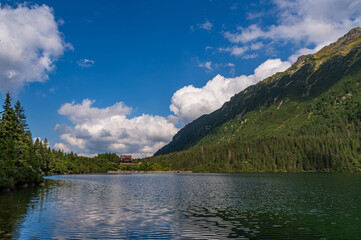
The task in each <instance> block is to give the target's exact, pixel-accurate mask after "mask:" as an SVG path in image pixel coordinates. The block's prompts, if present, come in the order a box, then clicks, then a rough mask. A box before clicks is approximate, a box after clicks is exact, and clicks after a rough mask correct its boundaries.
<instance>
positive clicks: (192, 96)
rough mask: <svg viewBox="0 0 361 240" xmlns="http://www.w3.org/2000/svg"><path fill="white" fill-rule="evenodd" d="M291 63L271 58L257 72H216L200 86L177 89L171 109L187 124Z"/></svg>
mask: <svg viewBox="0 0 361 240" xmlns="http://www.w3.org/2000/svg"><path fill="white" fill-rule="evenodd" d="M290 66H291V63H290V62H288V61H285V62H283V61H281V59H269V60H267V61H265V62H264V63H262V64H261V65H259V66H258V67H257V68H256V69H255V71H254V74H252V75H249V76H245V75H242V76H239V77H235V78H225V77H223V76H221V75H217V76H215V77H214V78H213V79H211V80H209V81H208V82H207V84H206V85H205V86H203V87H201V88H196V87H194V86H193V85H189V86H186V87H183V88H181V89H179V90H178V91H176V92H175V93H174V95H173V97H172V104H171V105H170V107H169V108H170V110H171V111H172V112H173V113H174V114H175V115H177V116H178V117H179V118H180V119H181V120H182V122H183V123H184V124H187V123H189V122H191V121H193V120H194V119H196V118H198V117H200V116H202V115H203V114H208V113H211V112H213V111H215V110H216V109H218V108H220V107H221V106H222V105H223V103H225V102H226V101H229V99H230V98H231V97H232V96H233V95H234V94H236V93H238V92H240V91H242V90H243V89H245V88H246V87H248V86H250V85H253V84H256V83H257V82H259V81H260V80H263V79H265V78H266V77H269V76H271V75H273V74H275V73H276V72H281V71H284V70H286V69H287V68H289V67H290Z"/></svg>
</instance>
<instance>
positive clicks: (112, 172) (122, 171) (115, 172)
mask: <svg viewBox="0 0 361 240" xmlns="http://www.w3.org/2000/svg"><path fill="white" fill-rule="evenodd" d="M107 173H109V174H118V173H193V171H178V170H175V171H127V170H117V171H108V172H107Z"/></svg>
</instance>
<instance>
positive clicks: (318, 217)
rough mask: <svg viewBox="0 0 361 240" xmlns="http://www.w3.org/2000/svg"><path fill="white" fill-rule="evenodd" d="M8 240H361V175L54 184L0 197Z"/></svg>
mask: <svg viewBox="0 0 361 240" xmlns="http://www.w3.org/2000/svg"><path fill="white" fill-rule="evenodd" d="M0 238H3V239H6V238H15V239H136V238H141V239H170V238H171V239H224V238H238V239H361V174H356V173H355V174H354V173H348V174H342V173H341V174H340V173H339V174H319V173H312V174H311V173H310V174H291V173H287V174H124V175H66V176H53V177H50V178H49V180H47V184H46V186H45V187H38V188H32V189H25V190H17V191H13V192H10V193H0Z"/></svg>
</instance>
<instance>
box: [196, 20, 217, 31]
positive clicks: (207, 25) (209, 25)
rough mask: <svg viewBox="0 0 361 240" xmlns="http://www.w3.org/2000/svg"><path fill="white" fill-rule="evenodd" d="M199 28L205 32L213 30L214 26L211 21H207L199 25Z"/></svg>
mask: <svg viewBox="0 0 361 240" xmlns="http://www.w3.org/2000/svg"><path fill="white" fill-rule="evenodd" d="M198 27H199V28H201V29H204V30H212V27H213V24H212V23H211V22H210V21H209V20H206V21H205V22H204V23H200V24H198Z"/></svg>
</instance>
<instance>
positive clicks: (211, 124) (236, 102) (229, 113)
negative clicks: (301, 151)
mask: <svg viewBox="0 0 361 240" xmlns="http://www.w3.org/2000/svg"><path fill="white" fill-rule="evenodd" d="M360 44H361V28H355V29H352V30H351V31H350V32H349V33H347V34H346V35H345V36H343V37H342V38H340V39H339V40H338V41H337V42H335V43H333V44H331V45H329V46H327V47H324V48H323V49H321V50H320V51H319V52H317V53H316V54H310V55H306V56H301V57H299V59H298V60H297V62H296V63H295V64H293V66H292V67H290V68H289V69H287V70H286V71H285V72H282V73H277V74H275V75H273V76H272V77H269V78H267V79H265V80H263V81H261V82H259V83H258V84H256V85H253V86H250V87H248V88H247V89H245V90H244V91H242V92H240V93H238V94H236V95H235V96H234V97H232V98H231V100H230V101H229V102H226V103H225V104H224V105H223V106H222V107H221V108H220V109H218V110H216V111H215V112H213V113H211V114H208V115H203V116H201V117H200V118H198V119H196V120H194V121H193V122H192V123H190V124H188V125H186V126H185V127H184V128H183V129H181V130H180V131H179V132H178V133H177V134H176V135H175V136H174V138H173V140H172V141H171V142H170V143H169V144H168V145H166V146H164V147H163V148H162V149H160V150H159V151H158V152H156V154H155V155H160V154H166V153H170V152H175V151H181V150H186V149H188V148H190V147H192V146H194V145H196V144H197V143H199V141H201V139H203V138H204V137H205V136H207V135H210V134H211V135H214V134H215V133H216V134H217V135H219V131H220V129H219V126H221V125H222V124H224V123H226V122H228V121H232V120H233V121H235V123H236V122H237V121H240V122H242V121H243V120H246V119H247V117H249V116H250V115H247V114H248V113H250V112H252V111H255V112H258V113H260V116H259V117H258V120H259V121H261V122H262V123H261V124H263V125H265V126H263V125H259V126H257V127H255V126H256V125H258V124H260V123H258V124H253V126H254V127H255V129H253V128H252V127H250V125H252V122H250V121H248V120H246V121H247V125H248V126H247V128H248V129H249V131H247V132H249V134H248V135H247V136H244V137H242V136H237V137H238V139H248V138H249V137H254V136H259V135H262V134H260V133H259V132H258V131H262V132H263V133H266V135H269V132H268V131H267V129H268V128H271V129H272V126H271V125H272V124H271V122H269V120H272V122H274V121H275V120H278V119H279V117H280V118H282V119H284V120H286V119H288V115H290V114H291V115H293V114H295V115H297V114H301V112H300V111H297V110H296V109H298V108H301V109H303V108H304V107H303V106H305V105H306V104H305V103H311V102H310V101H311V100H316V101H315V102H320V101H317V98H319V97H320V96H321V95H322V94H323V93H325V92H328V91H330V92H328V93H327V94H324V95H322V96H323V97H324V98H326V97H327V98H329V99H325V102H324V103H323V102H322V101H321V102H320V103H319V104H321V105H322V104H327V103H326V101H331V102H333V103H335V104H336V103H338V102H342V99H336V98H337V97H341V98H342V97H347V98H351V99H354V98H355V96H354V97H350V96H349V95H347V94H352V91H351V89H354V88H355V87H356V86H358V83H359V81H358V80H359V79H355V78H357V76H356V75H357V74H358V72H359V70H360V67H361V62H360V61H361V60H360V52H361V45H360ZM350 78H352V79H350ZM347 79H349V81H348V82H350V81H353V82H354V85H351V84H353V83H347V86H344V90H345V91H347V93H346V92H345V94H344V95H343V96H336V92H335V91H337V88H338V86H335V84H337V83H338V82H339V81H340V80H345V81H347ZM339 84H340V85H342V83H339ZM356 84H357V85H356ZM332 89H334V91H332ZM331 102H329V103H330V104H331ZM336 105H337V104H336ZM310 107H311V108H313V107H312V106H311V105H310V106H309V108H310ZM315 107H316V106H315ZM318 107H320V106H318ZM268 109H269V110H271V111H269V114H271V115H272V114H276V115H277V116H266V114H265V113H263V114H261V113H262V112H265V111H266V110H268ZM287 109H288V110H292V111H291V112H289V111H286V110H287ZM273 110H274V111H273ZM275 110H277V111H275ZM279 112H282V114H279ZM284 114H287V116H285V115H284ZM246 115H247V117H246ZM278 115H280V116H279V117H278ZM261 119H264V121H263V120H261ZM303 120H304V119H301V118H300V120H299V121H298V122H300V124H301V125H303V122H304V121H303ZM237 127H238V128H239V126H237ZM235 128H236V127H235ZM243 128H245V126H243ZM301 128H302V127H301V126H299V129H297V130H299V131H301ZM254 130H257V132H256V131H254ZM288 130H289V129H288ZM288 130H287V131H288ZM294 131H296V129H294ZM226 132H228V131H226ZM251 132H252V133H251ZM253 135H254V136H253ZM210 139H211V137H208V138H207V140H203V142H204V143H210V142H217V141H218V140H215V139H214V140H212V141H210ZM219 140H220V139H219Z"/></svg>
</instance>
